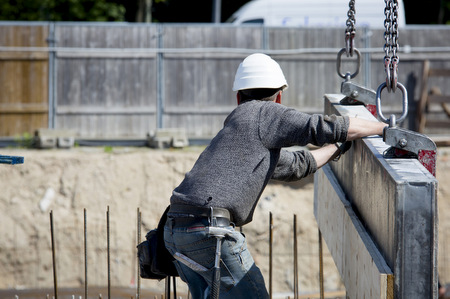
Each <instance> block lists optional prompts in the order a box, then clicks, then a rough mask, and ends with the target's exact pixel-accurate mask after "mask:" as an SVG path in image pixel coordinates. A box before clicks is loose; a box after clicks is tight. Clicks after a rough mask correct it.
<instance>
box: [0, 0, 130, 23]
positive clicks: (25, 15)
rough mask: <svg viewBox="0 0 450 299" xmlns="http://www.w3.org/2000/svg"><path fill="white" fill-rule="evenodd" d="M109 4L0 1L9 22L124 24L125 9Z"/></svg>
mask: <svg viewBox="0 0 450 299" xmlns="http://www.w3.org/2000/svg"><path fill="white" fill-rule="evenodd" d="M116 2H117V1H108V0H0V19H1V20H9V21H124V19H125V17H124V16H125V7H124V6H123V5H122V4H118V3H116Z"/></svg>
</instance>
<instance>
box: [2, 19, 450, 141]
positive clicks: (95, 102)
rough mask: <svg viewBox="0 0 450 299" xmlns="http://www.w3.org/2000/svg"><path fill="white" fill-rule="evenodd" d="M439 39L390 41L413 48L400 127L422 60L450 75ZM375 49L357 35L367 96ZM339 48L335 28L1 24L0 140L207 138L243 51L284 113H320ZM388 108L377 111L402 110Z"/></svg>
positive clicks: (379, 66) (429, 31)
mask: <svg viewBox="0 0 450 299" xmlns="http://www.w3.org/2000/svg"><path fill="white" fill-rule="evenodd" d="M449 38H450V30H449V29H448V28H447V27H407V28H405V29H401V31H400V38H399V39H400V46H401V49H400V50H404V49H406V50H408V49H409V50H412V52H410V53H404V52H405V51H403V52H401V53H400V59H401V60H400V66H399V67H400V69H399V76H400V77H399V81H400V82H402V83H403V84H404V85H405V86H406V87H407V88H408V91H409V94H410V115H411V117H412V119H410V124H406V125H407V126H409V127H411V124H413V123H414V118H413V117H414V108H415V101H416V100H417V99H418V97H419V95H418V93H419V90H420V82H419V80H420V74H421V70H422V61H423V60H424V59H429V60H430V61H431V63H432V64H436V65H440V66H444V65H446V66H448V67H450V62H448V58H449V57H450V54H449V53H450V49H447V48H445V47H446V41H448V40H449ZM383 44H384V37H383V30H380V29H376V30H369V29H367V28H357V39H356V47H357V48H358V49H360V50H361V51H362V53H363V55H362V56H363V57H362V58H363V59H362V65H361V71H360V75H358V76H357V77H356V78H355V79H354V80H353V81H355V82H357V83H359V84H362V85H365V86H367V87H370V88H372V89H376V88H377V87H378V85H379V84H381V83H382V82H383V81H384V80H385V74H384V69H383V56H384V52H383V51H382V47H383ZM405 45H408V46H407V47H405ZM343 46H344V28H315V29H311V28H271V27H262V26H244V27H236V26H232V25H229V24H220V25H215V24H189V25H187V24H175V25H168V24H128V23H82V22H81V23H64V22H61V23H58V22H57V23H18V22H2V23H0V88H1V90H2V92H1V93H0V136H16V135H21V134H23V133H26V132H28V133H33V132H34V131H35V130H36V129H39V128H46V127H49V128H56V129H70V130H73V131H75V132H76V133H77V135H78V136H79V137H83V138H145V136H146V134H147V133H149V132H150V131H152V130H155V129H157V128H185V129H186V131H187V133H188V136H189V137H190V138H206V139H208V138H210V137H211V136H213V135H214V134H215V133H216V132H217V131H218V130H219V129H220V128H221V127H222V124H223V121H224V119H225V117H226V115H227V114H228V113H229V112H230V111H231V110H232V109H233V108H234V107H235V105H236V99H235V95H234V93H233V92H232V90H231V87H232V83H233V79H234V74H235V71H236V68H237V67H238V65H239V63H240V61H241V60H242V59H243V58H244V57H245V56H247V55H248V54H250V53H254V52H265V53H268V54H270V55H271V56H273V57H274V58H275V59H276V60H277V61H278V62H279V63H280V65H281V67H282V68H283V70H284V73H285V75H286V77H287V80H288V83H289V89H288V90H287V91H286V92H285V93H284V97H283V102H284V104H286V105H288V106H292V107H295V108H298V109H301V110H302V111H305V112H309V113H314V112H318V113H320V112H321V111H323V95H324V94H325V93H339V92H340V84H341V82H342V81H343V79H342V78H340V77H339V76H338V74H337V71H336V55H337V52H338V51H339V49H341V48H342V47H343ZM430 47H434V48H433V49H434V50H433V49H432V48H430ZM406 52H408V51H406ZM346 68H347V69H349V70H353V69H354V68H355V63H354V59H349V60H347V59H345V63H344V65H343V71H346V70H347V69H346ZM442 85H443V86H444V87H443V88H450V87H446V86H450V85H449V84H447V83H445V82H443V83H442ZM389 101H392V103H387V104H385V106H384V107H388V109H391V110H394V111H395V110H396V109H397V110H398V109H399V107H401V103H400V101H399V100H395V99H389ZM411 120H412V121H411Z"/></svg>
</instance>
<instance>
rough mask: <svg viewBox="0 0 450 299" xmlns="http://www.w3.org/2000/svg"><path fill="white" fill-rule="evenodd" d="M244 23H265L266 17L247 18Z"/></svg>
mask: <svg viewBox="0 0 450 299" xmlns="http://www.w3.org/2000/svg"><path fill="white" fill-rule="evenodd" d="M242 24H264V19H250V20H245V21H244V22H242Z"/></svg>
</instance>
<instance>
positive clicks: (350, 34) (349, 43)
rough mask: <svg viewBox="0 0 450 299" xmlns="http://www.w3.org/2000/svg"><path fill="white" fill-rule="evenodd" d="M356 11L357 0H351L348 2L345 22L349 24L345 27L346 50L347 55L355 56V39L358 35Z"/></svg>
mask: <svg viewBox="0 0 450 299" xmlns="http://www.w3.org/2000/svg"><path fill="white" fill-rule="evenodd" d="M355 13H356V10H355V0H350V2H349V3H348V12H347V21H346V22H345V24H346V25H347V28H346V29H345V51H346V54H347V57H349V56H353V50H354V39H355V35H356V30H355V23H356V20H355Z"/></svg>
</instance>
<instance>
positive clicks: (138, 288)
mask: <svg viewBox="0 0 450 299" xmlns="http://www.w3.org/2000/svg"><path fill="white" fill-rule="evenodd" d="M139 243H141V211H140V210H139V208H137V245H139ZM140 270H141V269H140V266H139V258H138V259H137V278H136V284H137V289H136V299H139V298H140V296H141V294H140V293H141V271H140Z"/></svg>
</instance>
